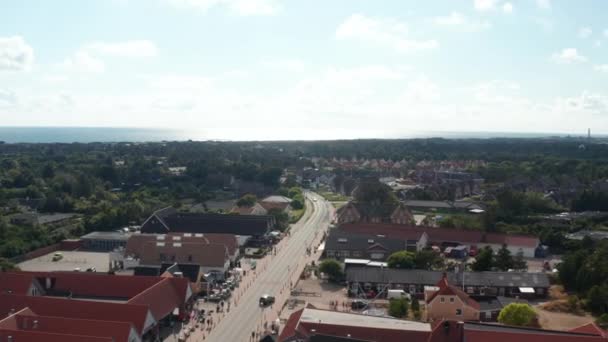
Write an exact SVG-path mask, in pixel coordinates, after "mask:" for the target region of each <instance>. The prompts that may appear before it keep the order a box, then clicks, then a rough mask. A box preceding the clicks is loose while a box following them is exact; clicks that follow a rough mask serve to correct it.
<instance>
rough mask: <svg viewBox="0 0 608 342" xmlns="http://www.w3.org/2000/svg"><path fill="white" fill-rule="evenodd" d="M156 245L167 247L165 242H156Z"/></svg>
mask: <svg viewBox="0 0 608 342" xmlns="http://www.w3.org/2000/svg"><path fill="white" fill-rule="evenodd" d="M156 247H165V243H164V242H157V243H156Z"/></svg>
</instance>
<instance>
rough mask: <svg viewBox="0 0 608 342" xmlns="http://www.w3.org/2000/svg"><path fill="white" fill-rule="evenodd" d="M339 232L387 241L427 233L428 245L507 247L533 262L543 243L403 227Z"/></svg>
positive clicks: (355, 226) (356, 226)
mask: <svg viewBox="0 0 608 342" xmlns="http://www.w3.org/2000/svg"><path fill="white" fill-rule="evenodd" d="M339 229H340V230H342V231H346V232H351V233H358V234H379V235H384V236H386V237H393V238H398V237H400V236H403V235H405V234H410V232H412V231H413V232H425V233H426V234H427V236H428V242H427V244H428V245H436V246H441V247H444V248H445V247H455V246H460V245H462V246H466V248H467V249H469V250H470V249H471V248H472V247H474V248H477V249H478V250H479V249H481V248H484V247H486V246H488V247H490V248H492V250H493V251H494V252H497V251H498V250H499V249H500V248H502V246H503V245H506V246H507V248H508V249H509V251H510V252H511V254H513V255H515V254H517V253H519V252H521V253H523V256H524V257H526V258H533V257H534V256H535V255H536V253H537V251H538V250H539V246H540V240H539V239H538V237H535V236H531V235H516V234H503V233H486V232H482V231H478V230H465V229H452V228H433V227H421V226H412V225H401V224H384V223H382V224H372V223H350V224H341V225H340V226H339Z"/></svg>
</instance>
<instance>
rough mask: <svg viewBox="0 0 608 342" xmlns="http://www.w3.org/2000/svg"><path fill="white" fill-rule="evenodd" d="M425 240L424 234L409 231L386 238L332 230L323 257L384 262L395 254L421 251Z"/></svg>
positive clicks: (326, 241)
mask: <svg viewBox="0 0 608 342" xmlns="http://www.w3.org/2000/svg"><path fill="white" fill-rule="evenodd" d="M426 240H427V237H426V233H424V232H420V231H409V232H408V233H407V234H402V235H401V236H399V237H386V236H383V235H380V234H356V233H350V232H348V231H343V230H340V229H332V230H330V231H329V234H328V236H327V238H326V240H325V249H324V256H326V257H328V258H335V259H339V260H343V259H345V258H359V259H360V258H364V259H371V260H376V261H378V260H380V261H384V260H386V259H387V258H388V257H389V256H390V255H391V254H393V253H395V252H399V251H403V250H409V251H418V250H421V249H423V248H424V247H425V246H426Z"/></svg>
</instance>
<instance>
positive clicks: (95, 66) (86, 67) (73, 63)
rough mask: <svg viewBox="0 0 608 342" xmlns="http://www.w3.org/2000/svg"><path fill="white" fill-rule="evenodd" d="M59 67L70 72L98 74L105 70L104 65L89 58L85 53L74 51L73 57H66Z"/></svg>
mask: <svg viewBox="0 0 608 342" xmlns="http://www.w3.org/2000/svg"><path fill="white" fill-rule="evenodd" d="M61 66H62V67H63V68H64V69H66V70H68V71H72V72H92V73H100V72H103V71H104V70H105V63H104V62H103V61H102V60H101V59H98V58H96V57H93V56H91V54H89V53H88V52H87V51H81V50H79V51H76V53H74V55H73V56H71V57H68V58H67V59H66V60H65V61H63V63H62V64H61Z"/></svg>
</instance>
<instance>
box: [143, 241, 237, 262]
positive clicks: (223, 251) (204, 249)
mask: <svg viewBox="0 0 608 342" xmlns="http://www.w3.org/2000/svg"><path fill="white" fill-rule="evenodd" d="M139 257H140V258H141V262H142V263H143V264H152V265H154V264H162V263H163V262H174V263H175V262H176V263H181V264H196V265H200V266H204V267H220V268H224V266H225V265H226V262H227V261H228V260H229V255H228V249H227V248H226V246H225V245H221V244H215V243H191V242H178V243H166V244H163V245H159V244H157V243H156V242H148V243H146V244H145V245H144V246H143V251H142V253H141V254H140V255H139ZM163 257H164V258H163Z"/></svg>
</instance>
